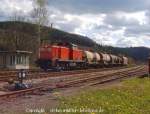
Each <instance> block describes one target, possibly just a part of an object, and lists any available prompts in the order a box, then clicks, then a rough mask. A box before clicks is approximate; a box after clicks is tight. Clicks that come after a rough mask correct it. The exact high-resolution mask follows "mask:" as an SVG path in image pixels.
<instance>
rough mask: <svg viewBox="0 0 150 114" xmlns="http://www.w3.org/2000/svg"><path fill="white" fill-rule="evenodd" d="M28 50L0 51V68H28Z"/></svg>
mask: <svg viewBox="0 0 150 114" xmlns="http://www.w3.org/2000/svg"><path fill="white" fill-rule="evenodd" d="M30 54H31V52H29V51H20V50H17V51H0V68H2V69H29V57H30Z"/></svg>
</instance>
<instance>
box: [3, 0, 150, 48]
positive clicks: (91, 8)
mask: <svg viewBox="0 0 150 114" xmlns="http://www.w3.org/2000/svg"><path fill="white" fill-rule="evenodd" d="M33 6H34V4H33V2H32V0H0V20H1V21H4V20H8V19H9V17H10V16H11V15H13V14H14V12H16V11H17V12H20V14H21V15H24V16H28V15H29V13H30V12H31V11H32V10H33ZM48 13H49V23H54V27H55V28H58V29H61V30H65V31H67V32H71V33H77V34H81V35H84V36H88V37H90V38H91V39H93V40H94V41H96V42H97V43H100V44H106V45H112V46H119V47H130V46H147V47H150V0H49V3H48Z"/></svg>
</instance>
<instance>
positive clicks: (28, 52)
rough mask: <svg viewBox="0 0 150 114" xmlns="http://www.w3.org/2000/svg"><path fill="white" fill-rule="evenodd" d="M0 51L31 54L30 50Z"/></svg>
mask: <svg viewBox="0 0 150 114" xmlns="http://www.w3.org/2000/svg"><path fill="white" fill-rule="evenodd" d="M0 53H22V54H31V53H32V52H30V51H22V50H16V51H0Z"/></svg>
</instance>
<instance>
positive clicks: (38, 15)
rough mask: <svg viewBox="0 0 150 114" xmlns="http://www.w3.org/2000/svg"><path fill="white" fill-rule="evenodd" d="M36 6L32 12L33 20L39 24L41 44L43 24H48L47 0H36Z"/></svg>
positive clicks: (38, 30) (38, 32)
mask: <svg viewBox="0 0 150 114" xmlns="http://www.w3.org/2000/svg"><path fill="white" fill-rule="evenodd" d="M34 3H35V6H34V9H33V12H32V13H31V18H32V22H33V23H35V24H37V34H38V43H39V46H40V44H41V29H42V26H44V25H47V24H48V11H47V3H48V1H47V0H34Z"/></svg>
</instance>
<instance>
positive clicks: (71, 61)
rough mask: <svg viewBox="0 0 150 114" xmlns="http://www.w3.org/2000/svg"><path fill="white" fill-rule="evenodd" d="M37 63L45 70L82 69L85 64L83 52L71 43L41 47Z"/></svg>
mask: <svg viewBox="0 0 150 114" xmlns="http://www.w3.org/2000/svg"><path fill="white" fill-rule="evenodd" d="M37 63H38V65H39V66H40V67H41V68H42V69H45V70H47V69H51V68H61V69H70V68H73V67H82V66H83V65H84V64H85V62H84V60H83V51H82V50H80V49H78V47H77V46H76V45H73V44H69V43H61V44H57V45H55V44H53V45H44V46H41V47H40V49H39V59H38V61H37Z"/></svg>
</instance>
